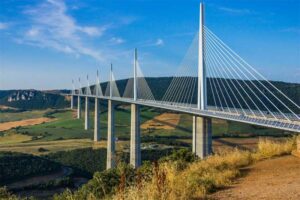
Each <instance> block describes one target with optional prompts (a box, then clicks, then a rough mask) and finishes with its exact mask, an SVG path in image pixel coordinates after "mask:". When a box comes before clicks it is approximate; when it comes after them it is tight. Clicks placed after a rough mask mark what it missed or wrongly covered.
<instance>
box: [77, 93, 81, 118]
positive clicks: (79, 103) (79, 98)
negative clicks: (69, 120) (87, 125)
mask: <svg viewBox="0 0 300 200" xmlns="http://www.w3.org/2000/svg"><path fill="white" fill-rule="evenodd" d="M80 118H81V97H80V96H78V101H77V119H80Z"/></svg>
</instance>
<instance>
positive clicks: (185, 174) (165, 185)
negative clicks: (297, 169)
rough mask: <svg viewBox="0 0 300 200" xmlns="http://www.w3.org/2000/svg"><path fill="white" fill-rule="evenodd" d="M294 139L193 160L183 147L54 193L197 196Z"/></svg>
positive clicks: (58, 199) (61, 199)
mask: <svg viewBox="0 0 300 200" xmlns="http://www.w3.org/2000/svg"><path fill="white" fill-rule="evenodd" d="M295 141H296V140H295V138H290V139H287V140H286V141H284V142H275V141H271V140H262V141H260V142H259V145H258V150H257V151H255V152H249V151H241V150H237V149H235V150H232V151H227V152H224V153H222V154H217V155H213V156H210V157H208V158H207V159H205V160H195V157H194V156H193V155H192V154H191V153H189V152H188V151H187V150H180V151H178V152H174V154H172V155H170V156H168V157H165V158H164V159H161V160H160V162H159V163H157V162H155V163H154V164H150V163H145V164H144V165H143V166H142V167H141V168H139V169H138V170H134V169H132V168H130V167H128V166H127V165H124V164H123V165H122V164H121V165H119V166H118V168H116V169H111V170H106V171H104V172H97V173H95V174H94V177H93V179H91V180H90V181H89V182H88V183H87V184H85V185H84V186H83V187H81V188H80V189H79V190H77V191H75V192H72V191H70V190H66V191H65V192H63V193H62V194H60V195H55V196H54V199H55V200H65V199H78V200H81V199H172V200H173V199H199V198H204V197H205V196H206V195H207V194H209V193H211V192H213V191H215V190H217V189H220V188H224V187H226V186H228V185H230V184H231V183H232V181H233V180H234V178H236V177H238V176H239V175H240V174H241V173H240V170H239V169H240V168H242V167H244V166H247V165H250V164H252V163H254V162H257V161H259V160H262V159H266V158H271V157H274V156H280V155H285V154H290V153H291V151H292V150H293V149H294V148H295Z"/></svg>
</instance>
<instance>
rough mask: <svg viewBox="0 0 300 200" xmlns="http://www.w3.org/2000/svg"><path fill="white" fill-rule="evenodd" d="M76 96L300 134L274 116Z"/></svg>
mask: <svg viewBox="0 0 300 200" xmlns="http://www.w3.org/2000/svg"><path fill="white" fill-rule="evenodd" d="M74 96H80V97H91V98H99V99H103V100H112V101H115V102H120V103H128V104H137V105H142V106H149V107H155V108H161V109H166V110H171V111H175V112H181V113H187V114H191V115H194V116H200V117H209V118H216V119H223V120H229V121H235V122H242V123H246V124H252V125H256V126H263V127H268V128H275V129H280V130H285V131H291V132H296V133H300V122H299V121H297V120H291V121H289V120H286V119H280V118H279V119H274V118H273V117H272V116H270V117H257V116H253V115H251V113H250V112H249V114H246V115H245V114H244V113H239V114H236V113H234V114H233V113H229V112H228V113H226V112H224V111H218V110H216V109H215V108H212V107H208V109H207V110H199V109H197V108H196V105H195V106H194V107H186V106H185V105H184V104H182V105H180V104H170V103H169V102H162V101H150V100H141V99H138V100H136V101H134V100H133V99H131V98H124V97H111V98H110V97H106V96H96V95H84V94H81V95H78V94H76V95H74Z"/></svg>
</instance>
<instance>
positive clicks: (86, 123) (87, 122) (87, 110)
mask: <svg viewBox="0 0 300 200" xmlns="http://www.w3.org/2000/svg"><path fill="white" fill-rule="evenodd" d="M89 116H90V102H89V98H88V97H85V118H84V119H85V121H84V129H85V130H89V128H90V119H89Z"/></svg>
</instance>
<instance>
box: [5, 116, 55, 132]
mask: <svg viewBox="0 0 300 200" xmlns="http://www.w3.org/2000/svg"><path fill="white" fill-rule="evenodd" d="M53 120H55V119H51V118H47V117H40V118H34V119H24V120H20V121H14V122H4V123H0V131H6V130H9V129H12V128H15V127H18V126H30V125H37V124H41V123H44V122H50V121H53Z"/></svg>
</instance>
